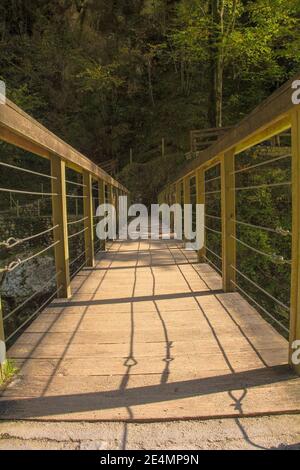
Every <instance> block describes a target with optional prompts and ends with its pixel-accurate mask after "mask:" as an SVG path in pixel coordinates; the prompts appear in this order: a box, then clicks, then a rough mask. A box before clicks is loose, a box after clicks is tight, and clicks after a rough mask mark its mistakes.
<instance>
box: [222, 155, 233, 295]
mask: <svg viewBox="0 0 300 470" xmlns="http://www.w3.org/2000/svg"><path fill="white" fill-rule="evenodd" d="M234 169H235V149H232V150H229V151H228V152H225V154H224V155H223V156H222V159H221V205H222V210H221V212H222V259H223V262H222V273H223V290H224V291H225V292H230V291H232V290H234V282H235V276H236V274H235V270H234V269H233V267H235V266H236V241H235V239H234V236H235V230H236V227H235V222H234V220H235V191H232V189H234V188H235V174H234Z"/></svg>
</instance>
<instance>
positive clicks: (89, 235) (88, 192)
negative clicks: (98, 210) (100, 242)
mask: <svg viewBox="0 0 300 470" xmlns="http://www.w3.org/2000/svg"><path fill="white" fill-rule="evenodd" d="M83 184H84V188H83V196H84V198H83V216H84V219H85V220H84V228H85V232H84V249H85V260H86V266H90V267H93V266H94V264H95V255H94V223H93V222H94V220H93V199H92V198H93V192H92V175H91V173H89V172H88V171H84V172H83Z"/></svg>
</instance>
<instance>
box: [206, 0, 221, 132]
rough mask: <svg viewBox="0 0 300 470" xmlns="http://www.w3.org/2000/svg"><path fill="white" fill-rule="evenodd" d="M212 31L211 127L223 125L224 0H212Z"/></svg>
mask: <svg viewBox="0 0 300 470" xmlns="http://www.w3.org/2000/svg"><path fill="white" fill-rule="evenodd" d="M210 14H211V25H212V32H211V38H210V103H209V108H210V109H209V121H210V124H211V127H222V107H223V68H224V49H223V33H224V18H223V16H224V5H223V0H210Z"/></svg>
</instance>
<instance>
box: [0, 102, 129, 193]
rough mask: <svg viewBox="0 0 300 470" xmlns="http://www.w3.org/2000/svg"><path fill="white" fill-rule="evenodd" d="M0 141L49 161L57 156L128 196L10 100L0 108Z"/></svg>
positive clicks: (101, 171)
mask: <svg viewBox="0 0 300 470" xmlns="http://www.w3.org/2000/svg"><path fill="white" fill-rule="evenodd" d="M0 139H2V140H4V141H6V142H8V143H10V144H13V145H16V146H18V147H21V148H23V149H25V150H28V151H30V152H32V153H35V154H37V155H39V156H41V157H44V158H48V159H50V158H51V155H57V156H59V157H60V158H62V159H64V161H65V162H66V164H67V165H68V166H69V167H70V168H73V169H74V170H75V171H78V172H82V171H83V170H85V171H88V172H90V173H91V174H92V175H93V176H94V177H95V178H99V179H102V180H103V181H105V182H106V183H108V184H110V185H112V186H115V187H117V188H119V189H121V190H122V191H124V192H125V193H128V190H127V189H126V188H125V187H124V186H123V185H122V184H120V183H119V182H118V181H116V180H115V179H114V178H112V177H111V176H110V175H109V174H108V173H106V172H105V171H104V170H102V169H101V168H100V167H99V166H98V165H96V164H95V163H93V162H92V161H91V160H90V159H88V158H87V157H86V156H84V155H82V154H81V153H80V152H78V151H77V150H75V149H74V148H73V147H72V146H71V145H69V144H67V143H66V142H64V141H63V140H62V139H60V138H59V137H57V136H56V135H55V134H54V133H52V132H51V131H49V129H47V128H46V127H44V126H43V125H42V124H41V123H39V122H38V121H36V120H35V119H33V118H32V117H31V116H29V115H28V114H26V113H25V112H24V111H23V110H22V109H20V108H19V107H18V106H16V105H15V104H14V103H13V102H12V101H10V100H9V99H6V102H5V104H2V105H1V106H0Z"/></svg>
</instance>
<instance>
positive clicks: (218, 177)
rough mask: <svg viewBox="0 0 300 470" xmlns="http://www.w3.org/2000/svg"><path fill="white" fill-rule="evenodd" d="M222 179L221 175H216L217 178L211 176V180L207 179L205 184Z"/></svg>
mask: <svg viewBox="0 0 300 470" xmlns="http://www.w3.org/2000/svg"><path fill="white" fill-rule="evenodd" d="M220 179H221V176H216V177H215V178H210V179H209V180H205V184H206V183H211V181H217V180H220Z"/></svg>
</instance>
